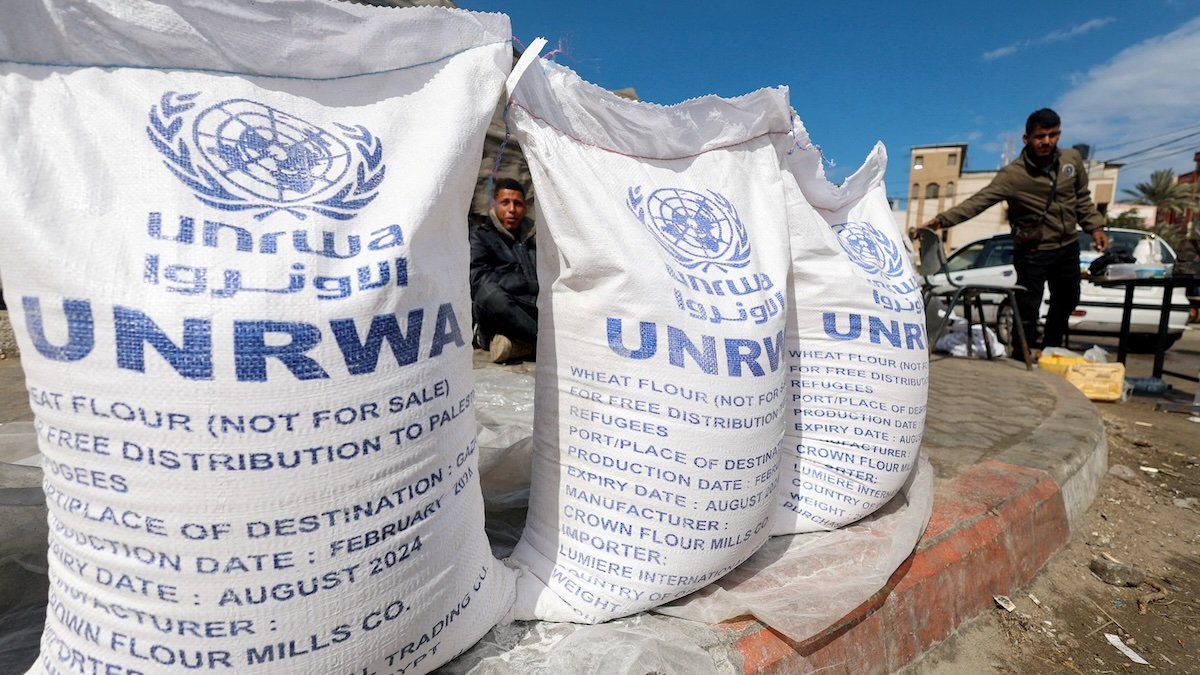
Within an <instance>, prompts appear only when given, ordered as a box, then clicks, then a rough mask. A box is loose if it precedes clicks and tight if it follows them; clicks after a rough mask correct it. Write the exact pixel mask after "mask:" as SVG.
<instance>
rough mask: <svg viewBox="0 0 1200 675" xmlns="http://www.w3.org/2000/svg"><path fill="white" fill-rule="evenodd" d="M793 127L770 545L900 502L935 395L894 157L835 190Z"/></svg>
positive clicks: (800, 130)
mask: <svg viewBox="0 0 1200 675" xmlns="http://www.w3.org/2000/svg"><path fill="white" fill-rule="evenodd" d="M795 124H796V141H797V143H796V146H795V149H794V150H793V151H792V152H791V153H790V154H788V155H787V160H786V163H787V165H788V168H789V169H790V170H789V171H788V172H786V173H785V182H787V183H788V194H789V200H788V207H789V214H788V216H789V227H790V229H791V242H792V245H791V249H792V275H793V276H792V279H793V285H792V294H791V298H792V301H793V303H794V306H792V307H790V308H789V320H788V327H787V339H786V341H785V343H784V344H785V349H786V358H785V361H786V363H787V371H788V372H787V379H788V394H787V397H788V406H787V432H786V435H785V437H784V442H783V446H782V447H783V448H784V457H783V466H784V470H783V474H782V476H781V478H780V489H779V500H780V502H779V504H780V506H779V513H778V514H777V515H776V518H775V521H774V524H773V526H772V533H773V534H793V533H798V532H812V531H816V530H831V529H834V528H838V527H841V526H843V525H848V524H850V523H852V522H854V521H856V520H858V519H860V518H862V517H864V516H866V515H869V514H871V513H873V512H874V511H875V510H876V509H878V508H879V507H881V506H883V505H884V504H885V503H887V502H888V500H890V499H891V498H892V497H893V496H895V495H896V493H897V492H899V491H900V488H901V487H902V486H903V485H904V482H905V480H907V479H908V475H909V473H910V472H911V471H912V467H913V465H914V464H915V463H916V460H917V451H918V448H919V447H920V445H921V434H922V432H923V431H924V427H925V400H926V395H927V390H928V386H929V357H928V351H927V348H928V345H927V343H926V335H925V320H924V317H925V313H924V306H923V304H922V302H921V293H920V286H919V284H918V282H917V280H916V277H915V275H914V273H913V269H912V264H911V262H910V261H909V260H908V257H907V254H906V252H905V242H904V239H903V235H902V233H901V231H900V229H899V228H898V227H897V226H896V223H895V221H894V220H893V218H892V215H891V210H890V208H889V207H888V202H887V196H886V192H885V190H884V183H883V174H884V171H885V170H886V168H887V152H886V151H885V150H884V147H883V145H882V144H877V145H876V146H875V149H874V150H873V151H872V152H871V155H870V156H869V157H868V158H867V161H866V162H865V163H864V164H863V166H862V167H861V168H860V169H859V170H858V171H857V172H855V173H854V175H852V176H850V177H849V178H847V179H846V181H845V183H843V184H842V185H840V186H834V185H832V184H830V183H829V181H827V180H826V179H825V175H824V172H823V171H822V169H821V156H820V152H819V150H817V148H815V147H814V146H813V145H812V144H811V143H810V142H809V140H808V135H807V132H806V131H805V130H804V127H803V125H802V124H801V123H800V122H799V120H797V121H796V123H795ZM792 177H794V178H795V181H794V182H792V181H790V180H787V179H790V178H792ZM797 184H798V186H799V190H797ZM810 204H811V205H810ZM814 207H815V208H814Z"/></svg>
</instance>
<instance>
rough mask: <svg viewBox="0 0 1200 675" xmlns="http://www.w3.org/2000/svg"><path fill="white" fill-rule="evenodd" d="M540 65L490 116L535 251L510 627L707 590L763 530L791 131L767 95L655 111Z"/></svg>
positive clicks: (773, 481)
mask: <svg viewBox="0 0 1200 675" xmlns="http://www.w3.org/2000/svg"><path fill="white" fill-rule="evenodd" d="M539 64H540V65H538V64H535V65H534V66H533V67H532V68H530V72H529V73H528V74H526V75H525V77H524V79H522V80H521V82H520V84H519V86H518V87H517V88H516V92H515V96H514V98H513V108H512V110H511V111H510V119H511V120H512V121H513V123H514V125H515V127H516V129H517V132H518V139H519V140H520V141H521V145H522V147H523V148H524V150H525V153H526V157H527V158H528V159H529V162H530V168H531V171H532V174H533V179H534V184H535V185H536V186H537V191H538V200H537V203H536V206H537V209H538V222H539V223H540V224H541V227H542V230H541V232H542V236H543V237H544V238H543V239H542V241H541V243H540V244H539V247H540V250H539V260H538V265H539V280H540V282H541V288H542V296H541V298H540V299H539V306H538V313H539V319H540V324H539V336H538V358H537V393H536V403H537V405H536V412H535V425H534V460H533V462H534V465H533V483H532V490H531V494H530V504H529V515H528V519H527V521H526V526H525V531H524V534H523V538H522V540H521V542H520V543H519V544H518V546H517V549H516V550H515V552H514V554H513V560H514V561H515V563H516V564H517V565H519V566H520V567H521V568H522V570H524V573H523V574H522V576H521V577H520V579H519V580H518V591H517V604H516V607H515V616H516V617H517V618H519V619H528V618H540V619H548V620H553V621H575V622H583V623H595V622H598V621H603V620H606V619H611V618H614V617H619V616H624V615H628V614H632V613H634V612H637V611H640V610H643V609H646V608H649V607H653V606H655V605H658V604H661V603H663V602H666V601H669V600H671V599H674V598H676V597H679V596H682V595H686V594H687V593H690V592H692V591H693V590H695V589H697V588H700V587H702V586H704V585H706V584H708V583H710V582H712V581H713V580H715V579H717V578H719V577H720V576H722V575H723V574H725V573H727V572H728V571H729V570H731V569H733V568H734V567H735V566H737V565H738V564H739V563H740V562H742V561H743V560H745V559H746V557H747V556H749V555H750V554H752V553H753V552H754V551H755V550H756V549H758V547H759V546H760V545H761V544H762V543H763V541H765V539H766V537H767V535H768V533H769V529H770V528H769V519H770V517H771V513H772V511H773V509H774V500H775V495H774V491H775V487H776V485H777V481H778V467H779V454H778V449H777V446H778V442H779V440H780V438H781V437H782V434H783V417H782V413H783V404H784V382H783V353H782V351H781V350H782V345H781V341H782V339H783V330H784V323H785V316H784V313H785V308H784V302H785V300H784V296H785V294H786V289H785V286H786V284H787V276H788V266H789V260H788V256H787V247H786V245H785V244H784V242H785V241H786V237H787V233H786V227H785V225H786V218H787V214H786V212H785V206H784V202H783V186H782V183H781V177H780V169H779V167H780V164H779V155H778V152H777V151H776V149H775V147H774V145H773V137H776V136H785V135H786V134H787V132H788V130H789V128H790V119H789V112H788V110H787V105H788V104H787V92H786V90H783V89H774V90H761V91H758V92H755V93H752V94H749V95H747V96H744V97H741V98H737V99H731V100H724V99H719V98H716V97H706V98H701V99H696V100H692V101H688V102H685V103H681V104H679V105H675V106H670V107H662V106H656V105H651V104H646V103H638V102H633V101H628V100H625V99H622V98H619V97H617V96H615V95H613V94H610V93H609V92H606V91H604V90H602V89H600V88H599V87H595V86H593V85H590V84H587V83H585V82H583V81H581V80H580V79H579V78H578V77H577V76H576V75H575V74H574V73H572V72H571V71H569V70H568V69H566V68H563V67H560V66H557V65H555V64H551V63H548V62H545V61H541V62H539Z"/></svg>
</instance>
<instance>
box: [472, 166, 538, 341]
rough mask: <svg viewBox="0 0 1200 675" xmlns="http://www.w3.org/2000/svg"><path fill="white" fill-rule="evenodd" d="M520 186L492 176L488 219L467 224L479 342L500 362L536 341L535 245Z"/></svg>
mask: <svg viewBox="0 0 1200 675" xmlns="http://www.w3.org/2000/svg"><path fill="white" fill-rule="evenodd" d="M526 210H527V206H526V204H525V187H524V186H523V185H521V184H520V183H519V182H517V181H515V180H513V179H511V178H501V179H499V180H497V181H496V183H495V188H494V191H493V192H492V208H491V210H490V211H489V212H488V220H487V221H486V222H484V223H480V224H479V225H476V226H475V227H473V228H471V301H472V306H473V309H474V313H475V321H476V323H477V325H478V327H479V333H480V335H481V339H480V342H481V343H482V344H481V346H483V347H484V348H486V349H488V350H489V351H490V352H491V357H492V362H493V363H501V362H504V361H509V360H511V359H516V358H520V357H522V356H527V355H529V354H531V353H532V352H533V347H534V344H535V343H536V342H537V294H538V280H537V246H536V240H535V239H534V227H533V223H531V222H530V221H529V219H528V218H526V217H525V212H526Z"/></svg>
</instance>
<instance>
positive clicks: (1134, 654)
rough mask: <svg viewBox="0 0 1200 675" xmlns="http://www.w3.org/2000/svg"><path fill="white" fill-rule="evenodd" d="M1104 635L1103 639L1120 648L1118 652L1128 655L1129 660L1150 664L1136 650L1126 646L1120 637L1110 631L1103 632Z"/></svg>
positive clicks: (1144, 664) (1145, 664)
mask: <svg viewBox="0 0 1200 675" xmlns="http://www.w3.org/2000/svg"><path fill="white" fill-rule="evenodd" d="M1104 637H1105V639H1107V640H1108V644H1110V645H1112V646H1114V647H1116V648H1117V649H1118V650H1120V652H1121V653H1122V654H1124V655H1125V656H1127V657H1129V660H1130V661H1133V662H1134V663H1138V664H1141V665H1143V666H1148V665H1150V662H1149V661H1147V660H1146V659H1143V658H1142V657H1141V656H1139V655H1138V653H1137V652H1135V651H1133V650H1132V649H1130V648H1129V647H1127V646H1126V645H1125V643H1124V642H1121V638H1119V637H1117V636H1116V635H1113V634H1112V633H1105V634H1104Z"/></svg>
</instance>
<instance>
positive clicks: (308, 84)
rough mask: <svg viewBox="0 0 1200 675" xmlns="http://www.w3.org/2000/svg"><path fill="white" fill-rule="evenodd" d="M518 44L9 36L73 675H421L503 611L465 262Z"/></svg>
mask: <svg viewBox="0 0 1200 675" xmlns="http://www.w3.org/2000/svg"><path fill="white" fill-rule="evenodd" d="M508 40H509V26H508V20H507V18H506V17H504V16H501V15H479V14H472V13H468V12H462V11H457V10H455V11H450V10H444V9H433V8H421V9H409V10H394V9H388V10H382V9H377V8H368V7H359V6H355V5H351V4H346V3H328V2H312V1H295V2H258V3H253V4H243V3H199V2H185V1H182V0H181V1H180V2H169V3H166V2H150V1H147V0H136V1H133V2H121V3H110V2H93V3H86V2H69V3H67V2H62V3H59V2H52V1H49V0H47V1H46V2H42V3H33V2H26V3H17V4H16V5H15V6H11V7H7V8H6V9H5V19H4V21H3V22H2V23H0V146H2V147H3V148H4V152H3V153H0V223H2V224H0V269H3V273H4V279H3V281H4V292H5V294H6V297H7V299H8V301H9V305H10V307H11V308H12V317H13V323H14V327H15V329H16V331H17V333H18V335H19V339H20V346H21V352H22V361H23V365H24V367H25V374H26V379H27V383H28V388H29V394H30V401H31V403H32V405H33V409H34V412H35V413H36V416H37V429H38V433H39V435H40V443H41V449H42V452H43V453H44V459H43V468H44V470H45V477H46V478H45V490H46V500H47V503H48V506H49V511H50V515H49V523H50V532H51V537H50V557H49V561H50V577H51V580H50V586H51V589H50V598H49V611H48V612H47V622H46V627H45V632H44V634H43V637H42V653H41V656H40V661H39V666H40V668H41V669H44V670H45V671H49V672H67V671H72V672H78V671H79V670H80V669H81V668H83V669H86V672H134V671H138V672H159V671H169V670H180V671H182V670H198V669H202V670H214V671H221V672H314V673H315V672H343V673H344V672H350V671H354V672H360V671H363V670H364V669H366V670H367V671H370V672H379V673H399V672H404V673H417V672H426V671H428V670H431V669H433V668H435V667H436V666H437V665H439V664H441V663H443V662H445V661H447V660H448V659H450V658H452V657H453V656H454V655H455V654H456V653H458V652H460V651H462V650H464V649H466V648H467V647H468V646H470V645H471V644H472V643H473V642H475V641H476V640H477V639H478V638H479V637H480V636H481V635H483V634H484V633H485V632H486V631H487V630H489V629H490V628H491V627H492V626H493V625H494V624H495V623H496V621H497V620H498V619H499V618H500V617H501V616H503V615H504V614H505V613H506V612H507V611H508V610H509V606H510V604H511V602H512V597H513V590H514V584H513V578H512V577H513V574H512V573H511V572H510V571H509V570H507V569H506V568H504V567H503V566H502V565H500V564H499V563H498V562H497V561H495V560H494V559H493V558H492V557H491V555H490V552H489V549H488V544H487V540H486V538H485V537H484V533H483V522H482V520H483V508H482V501H481V498H480V492H479V486H478V481H477V478H476V475H475V466H476V457H475V454H474V453H475V445H474V440H473V435H474V430H475V423H474V419H473V411H472V409H471V405H472V394H471V391H472V379H471V359H470V320H471V318H470V305H469V299H468V294H467V285H466V284H467V243H466V238H465V237H464V236H462V214H463V213H465V212H466V209H467V205H468V202H469V199H470V195H471V190H472V188H473V186H474V178H475V172H476V168H477V164H478V159H477V158H478V157H479V156H480V153H481V150H482V143H483V135H484V129H485V126H486V124H487V121H488V118H489V116H490V115H491V112H492V108H493V105H494V101H495V100H496V98H497V96H498V95H499V92H500V89H501V87H502V85H503V81H504V77H505V75H506V74H507V71H508V68H509V63H510V58H511V57H510V56H509V54H510V48H509V45H508V42H507V41H508Z"/></svg>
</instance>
